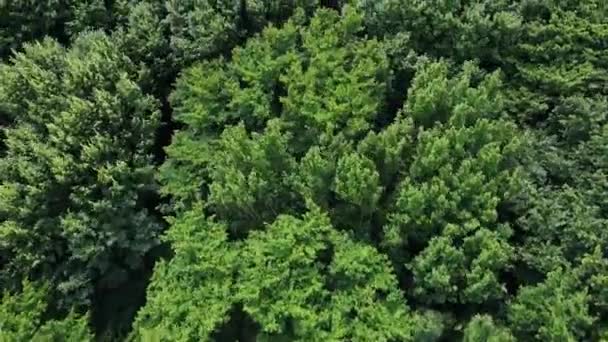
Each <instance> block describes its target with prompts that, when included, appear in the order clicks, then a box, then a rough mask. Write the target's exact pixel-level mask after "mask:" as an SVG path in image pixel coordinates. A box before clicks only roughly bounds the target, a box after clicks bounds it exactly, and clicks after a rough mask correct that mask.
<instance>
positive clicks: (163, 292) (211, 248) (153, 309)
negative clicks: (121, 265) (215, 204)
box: [133, 204, 239, 341]
mask: <svg viewBox="0 0 608 342" xmlns="http://www.w3.org/2000/svg"><path fill="white" fill-rule="evenodd" d="M202 209H203V206H202V205H200V204H199V205H197V206H196V207H194V208H193V209H192V210H191V211H189V212H187V213H185V214H183V215H182V216H180V217H179V218H176V219H175V220H173V221H172V222H171V223H172V227H171V229H170V230H169V231H168V232H167V235H166V239H167V241H168V242H171V243H172V246H173V251H174V253H175V256H174V257H173V258H172V259H171V260H170V261H159V262H158V263H157V265H156V267H155V271H154V276H153V278H152V280H151V282H150V285H149V286H148V294H147V302H146V305H145V306H144V307H143V308H142V309H141V310H140V311H139V313H138V315H137V320H136V321H135V323H134V328H133V332H134V337H136V338H143V336H144V335H146V334H150V333H151V332H153V331H159V332H160V333H159V336H161V337H162V336H164V337H166V340H172V341H173V340H179V341H199V340H206V339H209V337H210V335H211V334H212V333H213V332H214V331H215V330H216V329H219V328H220V326H221V324H222V323H225V322H226V321H227V320H228V319H229V311H230V310H231V308H232V306H233V303H234V301H235V300H234V299H233V296H234V286H235V284H234V276H233V274H234V273H235V272H236V270H237V268H236V262H237V258H238V257H239V250H238V248H239V246H238V245H236V246H235V245H233V244H231V243H230V242H229V241H228V234H227V229H226V227H225V225H223V224H220V223H216V222H213V221H211V219H207V218H206V217H205V216H204V215H203V213H202ZM163 334H164V335H163ZM161 340H163V341H164V340H165V339H161ZM143 341H146V340H145V339H143Z"/></svg>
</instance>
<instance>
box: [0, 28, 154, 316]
mask: <svg viewBox="0 0 608 342" xmlns="http://www.w3.org/2000/svg"><path fill="white" fill-rule="evenodd" d="M134 72H135V67H134V65H133V64H132V63H131V62H130V61H129V59H127V58H126V57H125V56H124V55H123V54H122V53H121V52H120V51H118V50H117V49H115V46H114V45H113V44H112V42H111V41H110V39H109V38H108V37H106V36H105V35H104V34H102V33H98V32H94V33H90V34H87V35H83V36H81V37H79V38H78V39H77V40H76V41H75V43H74V46H73V47H72V48H71V49H69V50H66V49H64V48H62V47H60V46H59V45H58V44H57V43H56V42H54V41H52V40H50V39H47V40H45V41H44V42H42V43H35V44H31V45H27V46H26V48H25V52H24V53H23V54H19V55H17V56H16V57H15V58H14V59H13V60H12V63H11V66H10V67H8V66H6V67H3V73H4V75H6V77H4V78H3V79H4V80H5V81H6V82H5V83H4V84H3V87H2V94H3V97H4V98H5V101H4V102H3V106H4V108H5V111H6V112H7V113H9V114H10V115H11V117H12V118H14V125H13V127H11V128H10V129H8V130H7V131H6V135H7V140H6V145H7V151H6V156H5V157H4V158H3V159H2V160H1V161H0V170H1V172H0V179H1V181H2V185H1V186H0V189H1V190H0V194H1V195H0V198H1V200H0V201H1V204H0V208H1V209H0V218H1V219H2V223H1V224H0V226H1V229H0V236H1V238H0V240H1V241H2V243H1V244H0V254H1V255H2V258H3V265H2V268H1V277H2V280H3V282H4V284H7V285H9V284H11V283H14V282H15V281H18V279H20V278H21V277H33V278H36V279H37V278H43V279H46V280H48V281H49V282H50V284H51V286H52V289H53V290H54V291H57V292H58V293H59V294H61V296H60V297H59V300H58V302H59V306H60V307H62V308H69V307H71V306H72V305H78V306H80V305H87V304H88V303H89V301H90V298H91V295H92V293H93V291H95V290H101V289H103V288H115V287H117V286H120V285H121V284H125V282H127V281H128V280H129V276H130V273H131V272H133V271H137V270H140V269H141V268H142V265H143V262H144V261H143V258H144V256H145V255H146V253H147V252H148V251H149V250H150V249H151V248H153V247H154V246H156V245H157V244H158V239H157V233H158V231H159V230H160V228H161V225H160V224H159V222H157V220H156V219H155V218H154V217H152V216H151V214H150V213H149V212H148V210H147V208H146V206H147V205H148V203H146V202H147V201H149V199H150V195H151V193H152V192H153V191H154V190H155V182H154V179H153V176H154V173H153V172H154V169H153V167H152V165H151V164H150V161H151V155H150V154H149V153H150V149H151V145H152V139H153V134H154V131H155V129H156V127H157V125H158V112H157V109H156V101H154V100H153V99H152V98H150V97H149V96H146V95H144V94H143V93H142V92H141V90H140V89H139V87H138V86H137V85H136V84H135V83H134V82H133V78H134V76H135V74H134Z"/></svg>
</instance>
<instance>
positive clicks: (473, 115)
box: [405, 62, 503, 127]
mask: <svg viewBox="0 0 608 342" xmlns="http://www.w3.org/2000/svg"><path fill="white" fill-rule="evenodd" d="M475 79H481V81H477V82H478V84H477V85H476V86H475V84H473V83H474V82H475V83H477V82H476V81H475ZM500 87H501V80H500V78H499V75H498V73H496V72H495V73H493V74H490V75H483V74H482V71H481V70H479V68H478V67H477V66H475V65H474V64H473V63H465V64H464V65H463V67H462V71H461V72H459V73H458V74H457V75H455V76H454V77H450V76H449V75H448V65H447V64H446V63H443V62H433V63H429V64H426V63H422V64H421V66H420V70H419V71H418V72H417V73H416V77H415V78H414V80H413V81H412V85H411V87H410V88H409V89H408V100H407V103H406V105H405V113H406V114H408V115H410V116H411V117H412V118H413V119H414V121H415V122H416V123H417V124H419V125H422V126H424V127H432V126H433V125H434V124H435V123H438V122H446V121H448V120H449V121H450V123H451V124H452V125H457V126H468V125H471V124H473V123H475V121H476V120H477V119H479V118H488V119H490V118H495V117H497V116H498V115H499V114H500V112H501V111H502V109H503V99H502V95H501V94H500V92H499V89H500Z"/></svg>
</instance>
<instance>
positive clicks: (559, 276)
mask: <svg viewBox="0 0 608 342" xmlns="http://www.w3.org/2000/svg"><path fill="white" fill-rule="evenodd" d="M588 302H589V298H588V294H587V291H586V290H581V289H580V287H579V286H578V284H577V282H576V278H575V277H573V274H572V273H571V271H570V270H567V269H558V270H556V271H552V272H549V273H548V275H547V279H546V280H545V281H544V282H542V283H540V284H538V285H536V286H530V287H525V288H523V289H521V290H520V292H519V294H518V295H517V297H516V299H515V301H514V302H513V304H512V305H511V306H510V307H509V321H510V322H511V325H512V327H513V328H512V329H513V332H514V333H515V336H517V337H518V338H521V339H530V340H531V339H535V340H539V341H578V340H581V339H585V337H586V336H589V328H590V327H591V325H592V324H593V322H594V319H593V317H592V316H591V315H590V314H589V309H588V304H587V303H588Z"/></svg>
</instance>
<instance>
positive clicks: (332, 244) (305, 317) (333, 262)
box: [238, 212, 412, 341]
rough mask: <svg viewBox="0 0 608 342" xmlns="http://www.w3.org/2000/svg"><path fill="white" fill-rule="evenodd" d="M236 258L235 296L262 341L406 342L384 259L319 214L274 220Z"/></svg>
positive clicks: (401, 309) (402, 312) (400, 304)
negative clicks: (238, 262) (239, 259)
mask: <svg viewBox="0 0 608 342" xmlns="http://www.w3.org/2000/svg"><path fill="white" fill-rule="evenodd" d="M242 260H243V264H242V266H241V267H242V268H243V270H242V272H241V275H240V277H239V281H238V286H239V290H238V292H239V295H238V296H239V298H241V299H242V300H243V302H244V310H245V311H246V312H248V313H249V314H250V315H251V316H252V317H253V319H254V320H255V321H256V322H258V323H259V324H260V325H261V332H262V337H261V338H262V339H272V338H278V336H284V337H285V338H288V339H289V340H306V341H308V340H328V341H342V340H358V341H388V340H392V339H398V340H409V336H408V335H409V334H410V333H411V330H412V327H411V326H410V325H409V322H408V315H407V312H406V307H405V303H404V301H403V298H402V297H401V294H400V293H399V292H398V291H396V286H395V285H396V282H395V278H394V276H393V275H392V274H391V273H390V267H389V265H388V260H387V259H386V257H384V256H382V255H380V254H378V252H377V251H376V250H375V249H374V248H372V247H369V246H364V245H360V244H358V243H355V242H352V241H350V240H349V239H348V238H346V237H345V236H343V235H341V234H340V233H338V232H336V231H335V230H334V229H333V228H332V227H331V225H330V222H329V220H328V218H327V217H326V216H323V215H320V214H318V213H314V212H313V213H310V214H307V215H306V216H305V217H304V218H303V219H302V220H298V219H295V218H293V217H289V216H282V217H279V218H278V219H277V221H275V223H273V224H272V225H271V226H270V227H268V229H267V230H266V231H264V232H259V233H257V232H256V233H253V235H252V236H251V237H250V239H249V240H248V241H247V243H246V247H245V250H244V252H243V255H242ZM396 322H400V323H397V324H395V323H396Z"/></svg>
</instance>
